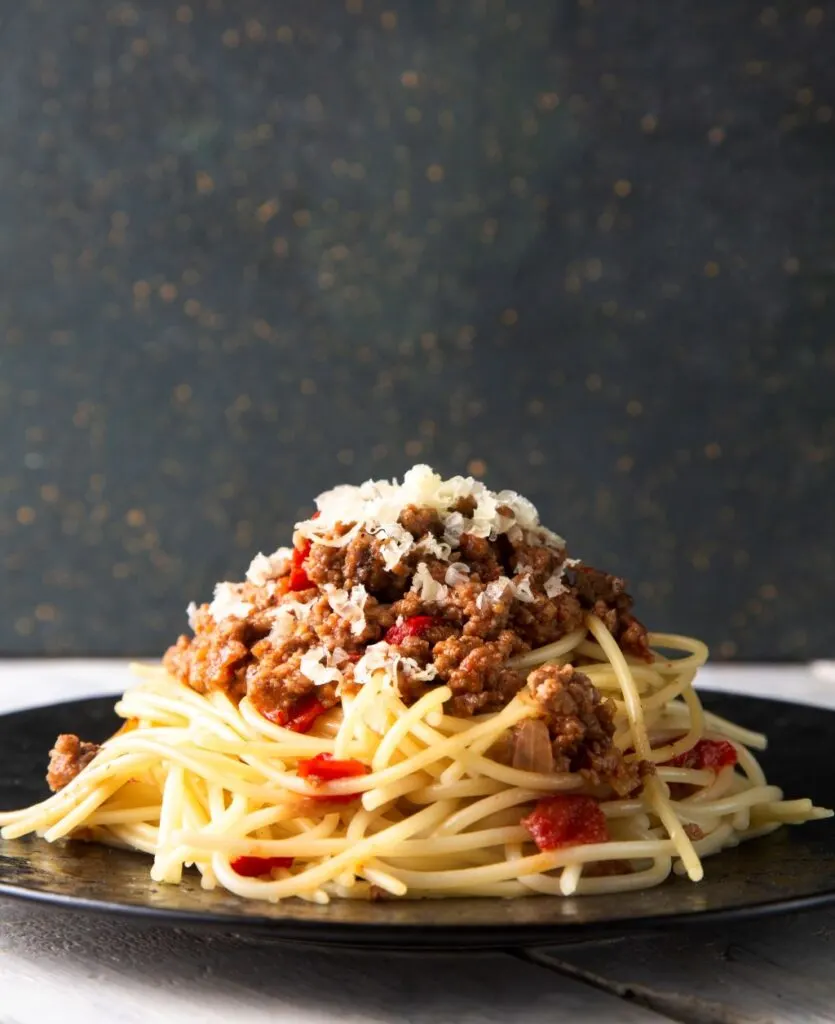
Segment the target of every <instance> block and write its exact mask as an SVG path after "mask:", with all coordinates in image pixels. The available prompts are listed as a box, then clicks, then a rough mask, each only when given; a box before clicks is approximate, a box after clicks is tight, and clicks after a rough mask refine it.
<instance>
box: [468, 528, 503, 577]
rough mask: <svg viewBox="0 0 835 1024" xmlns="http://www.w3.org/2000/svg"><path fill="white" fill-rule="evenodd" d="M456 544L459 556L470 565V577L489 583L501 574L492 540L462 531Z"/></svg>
mask: <svg viewBox="0 0 835 1024" xmlns="http://www.w3.org/2000/svg"><path fill="white" fill-rule="evenodd" d="M458 544H459V547H460V555H459V557H460V559H461V561H462V562H466V563H467V564H468V565H469V566H470V575H471V576H472V577H478V579H479V580H480V581H481V582H482V583H489V582H490V581H491V580H497V579H498V578H499V576H502V575H503V571H502V565H501V561H500V559H499V551H498V546H497V545H496V544H495V543H494V542H492V541H489V540H487V539H486V538H485V537H476V536H475V534H472V533H462V534H461V539H460V540H459V542H458Z"/></svg>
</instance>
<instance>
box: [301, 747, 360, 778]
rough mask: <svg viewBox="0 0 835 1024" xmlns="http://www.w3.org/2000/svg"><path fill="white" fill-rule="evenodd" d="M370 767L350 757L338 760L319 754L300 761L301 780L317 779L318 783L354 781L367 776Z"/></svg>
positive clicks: (329, 755) (331, 756)
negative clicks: (358, 777) (359, 776)
mask: <svg viewBox="0 0 835 1024" xmlns="http://www.w3.org/2000/svg"><path fill="white" fill-rule="evenodd" d="M367 774H368V765H365V764H363V763H362V761H356V760H354V758H352V757H349V758H346V759H345V760H338V759H337V758H335V757H334V756H333V755H332V754H317V755H316V756H315V757H306V758H304V759H303V760H301V761H299V769H298V775H299V778H300V779H316V781H317V782H333V780H334V779H353V778H356V777H357V776H358V775H367Z"/></svg>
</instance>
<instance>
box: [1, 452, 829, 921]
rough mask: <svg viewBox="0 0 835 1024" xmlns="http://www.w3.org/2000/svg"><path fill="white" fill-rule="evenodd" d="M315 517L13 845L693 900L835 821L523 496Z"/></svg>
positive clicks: (450, 887)
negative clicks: (673, 894) (800, 792)
mask: <svg viewBox="0 0 835 1024" xmlns="http://www.w3.org/2000/svg"><path fill="white" fill-rule="evenodd" d="M318 504H319V509H320V514H319V516H318V517H315V518H314V519H311V520H307V521H306V522H305V523H301V524H299V525H298V527H297V533H296V547H295V549H294V550H293V551H284V550H280V551H279V552H277V553H276V554H275V555H273V556H270V557H269V558H265V557H264V556H258V558H256V559H255V561H254V562H253V565H252V566H251V567H250V572H249V574H248V581H247V583H246V584H241V585H233V584H221V585H219V587H218V589H217V591H216V595H215V600H214V601H213V602H212V604H211V605H208V606H204V607H203V608H202V609H200V610H194V609H193V610H192V611H191V617H192V620H193V622H194V625H195V627H196V635H195V637H194V638H191V639H187V638H183V639H181V641H180V642H179V644H178V645H177V646H175V648H173V649H172V651H170V652H169V654H168V655H167V656H166V661H165V666H163V667H149V666H135V671H136V672H137V674H138V675H139V677H140V681H139V683H138V685H137V686H136V687H134V688H132V689H130V690H128V691H127V692H126V693H125V695H124V696H123V697H122V698H121V700H119V702H118V703H117V705H116V711H117V713H118V715H120V716H121V717H122V718H123V719H124V720H125V724H124V725H123V727H122V728H121V729H120V730H119V731H118V732H116V733H115V734H114V735H113V736H112V737H111V738H110V739H108V740H107V741H106V742H105V743H104V744H103V745H102V746H101V748H100V749H95V748H93V749H91V750H90V751H89V752H88V754H87V755H85V756H84V757H83V758H79V757H78V756H75V760H74V761H73V755H70V754H67V751H75V752H76V755H77V751H78V749H79V748H78V745H77V744H75V745H73V744H69V746H67V745H66V744H65V745H64V746H61V744H60V742H59V744H58V745H56V751H58V752H59V753H58V754H57V755H56V754H55V752H54V753H53V770H52V773H51V778H52V782H53V785H54V786H56V788H57V792H55V793H54V794H53V795H52V796H51V797H49V799H47V800H45V801H43V802H42V803H40V804H37V805H35V806H33V807H29V808H25V809H23V810H18V811H12V812H5V813H0V825H2V826H3V827H2V835H3V837H4V838H15V837H19V836H23V835H26V834H29V833H37V834H38V835H40V836H43V837H44V838H45V839H46V840H48V841H50V842H52V841H55V840H59V839H64V838H71V837H75V838H83V839H87V840H93V841H98V842H103V843H108V844H113V845H117V846H122V847H127V848H130V849H135V850H139V851H143V852H144V853H147V854H150V855H152V857H153V865H152V867H151V877H152V878H153V879H154V880H156V881H159V882H167V883H172V884H176V883H178V882H179V881H180V879H181V877H182V873H183V870H184V869H186V868H189V867H191V866H194V867H196V868H197V870H198V871H199V872H200V875H201V878H202V884H203V886H204V887H206V888H214V887H216V886H221V887H223V888H225V889H227V890H229V891H230V892H233V893H236V894H238V895H239V896H241V897H244V898H248V899H263V900H270V901H277V900H280V899H284V898H286V897H291V896H295V897H300V898H302V899H306V900H312V901H314V902H317V903H326V902H328V900H329V899H331V898H333V897H345V898H372V897H375V896H381V895H383V896H388V897H392V898H393V897H427V896H428V897H438V896H465V895H466V896H522V895H534V894H538V893H547V894H553V895H563V896H567V895H572V894H587V893H601V892H622V891H626V890H629V889H637V888H646V887H649V886H653V885H657V884H659V883H661V882H663V881H664V879H666V878H667V877H668V876H669V875H670V873H671V872H673V871H677V872H680V873H685V874H687V875H688V876H689V877H690V879H692V880H693V881H698V880H699V879H700V878H701V877H702V873H703V868H702V859H703V858H704V857H706V856H709V855H711V854H714V853H717V852H719V851H720V850H722V849H725V848H727V847H729V846H734V845H736V844H737V843H739V842H741V841H743V840H745V839H749V838H753V837H755V836H760V835H763V834H765V833H767V832H770V831H772V830H774V829H776V828H779V827H781V826H782V825H783V824H797V823H801V822H804V821H809V820H812V819H815V818H821V817H825V816H829V815H830V814H831V812H830V811H827V810H824V809H821V808H817V807H814V806H813V805H812V803H811V801H809V800H803V799H799V800H786V799H784V798H783V794H782V792H781V791H780V789H779V788H777V787H775V786H771V785H769V784H768V783H767V781H766V779H765V778H764V776H763V773H762V770H761V769H760V767H759V765H758V764H757V762H756V760H755V758H754V755H753V754H752V752H751V751H752V749H753V750H757V749H762V748H764V747H765V743H766V740H765V737H763V736H760V735H759V734H756V733H752V732H749V731H748V730H746V729H744V728H741V727H740V726H737V725H735V724H733V723H730V722H727V721H724V720H723V719H721V718H718V717H717V716H714V715H711V714H709V713H707V712H705V711H703V709H702V706H701V703H700V701H699V698H698V695H697V693H696V691H695V690H694V689H693V679H694V677H695V675H696V672H697V671H698V669H699V667H700V666H701V665H702V664H703V663H704V661H705V660H706V658H707V650H706V648H705V646H704V645H703V644H702V643H700V642H699V641H698V640H693V639H689V638H687V637H681V636H675V635H669V634H647V633H646V631H645V630H644V629H643V627H642V626H641V625H640V623H638V622H637V620H635V619H634V617H633V616H632V614H631V602H630V601H629V599H628V597H626V595H625V594H624V592H623V589H622V586H621V583H620V581H617V580H615V579H614V578H613V577H608V576H605V574H597V575H592V574H595V573H596V570H588V569H586V567H583V566H581V565H580V564H579V563H578V562H576V561H574V560H570V559H567V558H566V555H565V546H564V542H562V540H561V539H560V538H558V537H557V536H556V535H555V534H551V533H550V532H549V531H545V530H543V528H542V527H540V526H539V523H538V518H537V517H536V512H535V510H534V509H533V507H532V506H530V505H529V503H527V502H526V501H525V500H524V499H522V498H520V497H519V496H518V495H513V494H511V493H509V492H503V493H501V494H499V495H495V494H492V493H491V492H489V491H487V490H486V488H484V487H483V485H481V484H479V483H477V482H476V481H473V480H469V479H465V478H454V479H453V480H451V481H442V480H440V478H439V477H435V476H434V475H433V474H431V471H429V470H428V469H426V468H425V467H416V469H415V470H412V471H411V472H410V474H407V477H406V478H405V480H404V482H403V484H401V485H394V484H366V485H364V486H363V488H350V489H345V488H339V489H337V490H336V491H333V492H329V493H328V494H326V495H324V496H322V498H320V499H319V501H318ZM346 538H347V539H346ZM430 538H431V540H430ZM358 551H360V553H361V557H360V556H359V555H358ZM305 609H307V611H305ZM317 609H318V610H317ZM265 630H266V631H265ZM536 641H540V642H538V643H537V642H536ZM236 645H237V646H236ZM62 739H67V737H63V738H62ZM70 739H73V740H74V739H75V738H74V737H71V738H70ZM62 752H63V753H62ZM68 758H69V760H68ZM83 761H88V762H89V763H82V762H83ZM56 762H57V767H56Z"/></svg>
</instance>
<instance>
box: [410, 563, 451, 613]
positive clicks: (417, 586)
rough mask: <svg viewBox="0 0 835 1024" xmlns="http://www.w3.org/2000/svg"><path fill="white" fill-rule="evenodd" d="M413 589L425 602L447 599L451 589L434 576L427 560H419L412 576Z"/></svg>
mask: <svg viewBox="0 0 835 1024" xmlns="http://www.w3.org/2000/svg"><path fill="white" fill-rule="evenodd" d="M412 590H413V591H414V593H416V594H418V595H419V596H420V599H421V601H423V602H424V603H425V604H438V603H440V602H443V601H446V599H447V596H448V594H449V591H448V590H447V588H446V587H445V586H444V585H443V583H438V581H437V580H436V579H435V578H434V577H433V575H432V573H431V572H430V571H429V566H428V565H427V564H426V562H419V563H418V567H417V569H415V574H414V576H413V577H412Z"/></svg>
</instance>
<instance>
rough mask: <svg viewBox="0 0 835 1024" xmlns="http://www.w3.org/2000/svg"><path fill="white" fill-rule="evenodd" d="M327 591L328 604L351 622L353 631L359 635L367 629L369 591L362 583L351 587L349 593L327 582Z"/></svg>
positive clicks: (355, 634)
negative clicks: (366, 607)
mask: <svg viewBox="0 0 835 1024" xmlns="http://www.w3.org/2000/svg"><path fill="white" fill-rule="evenodd" d="M325 592H326V594H327V596H328V604H329V605H330V606H331V608H332V609H333V610H334V611H335V612H336V614H337V615H338V616H339V617H340V619H344V620H345V621H346V622H349V623H350V624H351V632H352V633H353V635H354V636H359V635H360V633H362V631H363V630H364V629H365V626H366V622H365V602H366V601H367V600H368V591H367V590H366V589H365V587H364V586H363V585H362V584H361V583H360V584H358V585H357V586H355V587H352V588H351V593H350V594H349V593H348V592H347V591H346V590H338V589H337V588H336V587H335V586H334V585H333V584H332V583H326V584H325Z"/></svg>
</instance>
